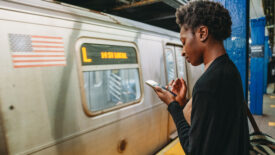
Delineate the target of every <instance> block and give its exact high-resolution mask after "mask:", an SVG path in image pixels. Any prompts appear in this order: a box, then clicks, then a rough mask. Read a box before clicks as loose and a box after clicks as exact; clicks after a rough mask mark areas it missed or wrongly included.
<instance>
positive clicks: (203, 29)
mask: <svg viewBox="0 0 275 155" xmlns="http://www.w3.org/2000/svg"><path fill="white" fill-rule="evenodd" d="M197 33H198V34H199V40H200V41H201V42H205V41H206V40H207V39H208V27H207V26H204V25H202V26H199V28H198V29H197Z"/></svg>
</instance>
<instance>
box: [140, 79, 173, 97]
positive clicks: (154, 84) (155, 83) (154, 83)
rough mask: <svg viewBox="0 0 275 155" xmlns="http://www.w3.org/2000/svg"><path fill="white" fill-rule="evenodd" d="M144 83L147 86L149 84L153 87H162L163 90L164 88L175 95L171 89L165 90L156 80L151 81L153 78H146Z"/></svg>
mask: <svg viewBox="0 0 275 155" xmlns="http://www.w3.org/2000/svg"><path fill="white" fill-rule="evenodd" d="M145 83H146V84H147V85H148V86H150V87H152V88H155V87H157V86H158V87H160V88H162V89H164V90H166V91H169V92H170V93H171V94H172V95H174V96H177V95H176V94H175V93H173V92H172V91H170V90H167V89H166V88H165V87H163V86H161V85H160V84H159V83H157V82H156V81H153V80H147V81H145Z"/></svg>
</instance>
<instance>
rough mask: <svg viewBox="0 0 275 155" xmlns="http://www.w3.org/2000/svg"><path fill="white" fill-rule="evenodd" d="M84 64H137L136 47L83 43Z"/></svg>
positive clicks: (82, 55)
mask: <svg viewBox="0 0 275 155" xmlns="http://www.w3.org/2000/svg"><path fill="white" fill-rule="evenodd" d="M80 52H81V62H82V65H83V66H85V65H108V64H136V63H137V54H136V51H135V48H133V47H127V46H116V45H102V44H89V43H85V44H82V46H81V49H80Z"/></svg>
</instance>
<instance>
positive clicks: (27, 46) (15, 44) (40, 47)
mask: <svg viewBox="0 0 275 155" xmlns="http://www.w3.org/2000/svg"><path fill="white" fill-rule="evenodd" d="M9 41H10V48H11V53H12V59H13V66H14V68H22V67H47V66H65V65H66V58H65V52H64V43H63V41H62V37H53V36H37V35H23V34H9Z"/></svg>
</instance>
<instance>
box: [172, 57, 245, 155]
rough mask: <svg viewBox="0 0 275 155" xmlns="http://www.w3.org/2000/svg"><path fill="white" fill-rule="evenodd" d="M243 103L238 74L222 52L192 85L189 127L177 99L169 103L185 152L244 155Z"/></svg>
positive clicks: (200, 154)
mask: <svg viewBox="0 0 275 155" xmlns="http://www.w3.org/2000/svg"><path fill="white" fill-rule="evenodd" d="M244 104H245V103H244V97H243V89H242V82H241V78H240V74H239V72H238V70H237V68H236V67H235V65H234V64H233V62H232V61H231V60H230V59H229V57H228V55H227V54H225V55H222V56H220V57H218V58H217V59H215V60H214V61H213V62H212V64H211V65H210V66H209V68H208V69H207V70H206V71H205V72H204V74H203V75H202V76H201V77H200V78H199V80H198V81H197V82H196V84H195V86H194V89H193V96H192V112H191V126H189V124H188V123H187V122H186V120H185V118H184V115H183V111H182V107H180V105H179V104H178V102H176V101H174V102H172V103H170V104H169V106H168V111H169V112H170V114H171V115H172V117H173V119H174V122H175V124H176V127H177V131H178V135H179V139H180V142H181V145H182V147H183V149H184V151H185V153H186V154H191V155H247V154H248V150H249V139H248V138H249V137H248V122H247V117H246V109H245V105H244Z"/></svg>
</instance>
